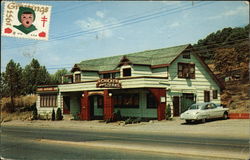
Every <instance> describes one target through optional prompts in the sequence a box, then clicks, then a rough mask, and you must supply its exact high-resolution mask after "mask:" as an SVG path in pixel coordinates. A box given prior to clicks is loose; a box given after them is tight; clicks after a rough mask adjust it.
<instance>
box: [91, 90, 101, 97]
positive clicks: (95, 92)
mask: <svg viewBox="0 0 250 160" xmlns="http://www.w3.org/2000/svg"><path fill="white" fill-rule="evenodd" d="M88 94H89V96H91V95H103V94H104V92H103V91H91V92H88Z"/></svg>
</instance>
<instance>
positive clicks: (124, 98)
mask: <svg viewBox="0 0 250 160" xmlns="http://www.w3.org/2000/svg"><path fill="white" fill-rule="evenodd" d="M112 99H113V106H114V108H121V109H122V108H137V109H138V108H140V96H139V93H133V94H117V95H113V96H112Z"/></svg>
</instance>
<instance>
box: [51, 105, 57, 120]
mask: <svg viewBox="0 0 250 160" xmlns="http://www.w3.org/2000/svg"><path fill="white" fill-rule="evenodd" d="M55 119H56V114H55V110H54V108H53V110H52V115H51V120H52V121H54V120H55Z"/></svg>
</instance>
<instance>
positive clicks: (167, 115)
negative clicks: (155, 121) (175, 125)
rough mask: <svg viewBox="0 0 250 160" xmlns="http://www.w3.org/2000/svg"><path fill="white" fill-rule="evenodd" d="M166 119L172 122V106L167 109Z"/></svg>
mask: <svg viewBox="0 0 250 160" xmlns="http://www.w3.org/2000/svg"><path fill="white" fill-rule="evenodd" d="M166 119H167V120H171V107H170V104H168V105H167V107H166Z"/></svg>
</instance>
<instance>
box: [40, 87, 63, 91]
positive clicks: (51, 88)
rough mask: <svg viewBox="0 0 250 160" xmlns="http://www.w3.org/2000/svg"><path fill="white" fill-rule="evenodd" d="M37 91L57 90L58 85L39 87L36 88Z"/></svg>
mask: <svg viewBox="0 0 250 160" xmlns="http://www.w3.org/2000/svg"><path fill="white" fill-rule="evenodd" d="M36 91H37V92H57V91H58V87H41V88H37V89H36Z"/></svg>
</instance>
